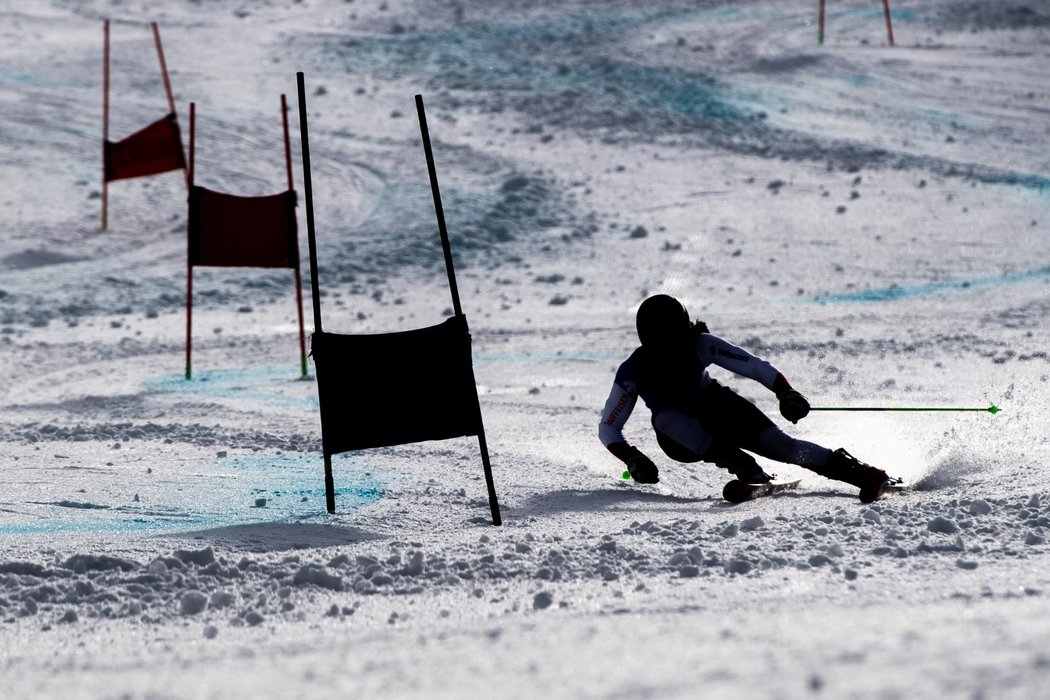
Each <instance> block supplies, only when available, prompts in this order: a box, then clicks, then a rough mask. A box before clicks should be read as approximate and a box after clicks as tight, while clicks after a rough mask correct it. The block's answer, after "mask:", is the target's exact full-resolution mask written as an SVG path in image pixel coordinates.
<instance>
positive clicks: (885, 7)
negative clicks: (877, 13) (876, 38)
mask: <svg viewBox="0 0 1050 700" xmlns="http://www.w3.org/2000/svg"><path fill="white" fill-rule="evenodd" d="M882 11H883V13H884V14H885V15H886V36H887V37H889V40H890V46H893V23H892V22H890V0H882Z"/></svg>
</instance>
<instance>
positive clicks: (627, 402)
mask: <svg viewBox="0 0 1050 700" xmlns="http://www.w3.org/2000/svg"><path fill="white" fill-rule="evenodd" d="M637 402H638V394H637V393H633V392H630V391H627V390H626V389H624V388H623V387H622V386H620V385H619V384H615V383H614V384H613V387H612V391H610V392H609V398H608V399H607V400H606V401H605V409H604V410H603V411H602V420H601V423H599V424H598V439H599V440H601V441H602V444H603V445H605V446H606V447H608V446H609V445H611V444H613V443H615V442H627V440H626V439H625V438H624V436H623V426H624V425H625V424H626V423H627V419H628V418H630V417H631V411H633V410H634V405H635V404H636V403H637Z"/></svg>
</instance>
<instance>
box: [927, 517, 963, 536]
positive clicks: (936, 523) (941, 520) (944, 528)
mask: <svg viewBox="0 0 1050 700" xmlns="http://www.w3.org/2000/svg"><path fill="white" fill-rule="evenodd" d="M926 528H927V529H928V530H929V531H930V532H941V533H944V534H946V535H954V534H955V533H956V532H958V531H959V526H958V525H956V524H955V521H954V520H951V519H949V518H945V517H943V516H940V515H938V516H937V517H936V518H934V519H933V520H931V521H930V522H929V523H928V524H927V525H926Z"/></svg>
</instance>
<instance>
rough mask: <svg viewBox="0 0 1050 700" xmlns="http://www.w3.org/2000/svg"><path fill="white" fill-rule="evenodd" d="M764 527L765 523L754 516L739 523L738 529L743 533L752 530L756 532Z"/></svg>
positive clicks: (759, 517)
mask: <svg viewBox="0 0 1050 700" xmlns="http://www.w3.org/2000/svg"><path fill="white" fill-rule="evenodd" d="M765 526H766V521H765V520H763V519H762V518H761V516H758V515H756V516H755V517H753V518H748V519H747V520H745V521H744V522H742V523H740V529H741V530H742V531H744V532H750V531H752V530H758V529H760V528H763V527H765Z"/></svg>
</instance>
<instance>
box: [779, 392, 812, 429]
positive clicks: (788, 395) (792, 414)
mask: <svg viewBox="0 0 1050 700" xmlns="http://www.w3.org/2000/svg"><path fill="white" fill-rule="evenodd" d="M777 399H779V400H780V415H782V416H784V417H785V418H787V419H788V420H789V421H791V422H792V423H798V422H799V421H800V420H801V419H803V418H805V417H806V416H808V415H809V401H808V400H807V399H806V397H805V396H803V395H802V394H800V393H799V392H797V391H795V390H794V389H785V390H784V391H782V392H780V393H779V394H777Z"/></svg>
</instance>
